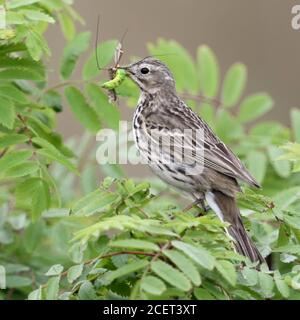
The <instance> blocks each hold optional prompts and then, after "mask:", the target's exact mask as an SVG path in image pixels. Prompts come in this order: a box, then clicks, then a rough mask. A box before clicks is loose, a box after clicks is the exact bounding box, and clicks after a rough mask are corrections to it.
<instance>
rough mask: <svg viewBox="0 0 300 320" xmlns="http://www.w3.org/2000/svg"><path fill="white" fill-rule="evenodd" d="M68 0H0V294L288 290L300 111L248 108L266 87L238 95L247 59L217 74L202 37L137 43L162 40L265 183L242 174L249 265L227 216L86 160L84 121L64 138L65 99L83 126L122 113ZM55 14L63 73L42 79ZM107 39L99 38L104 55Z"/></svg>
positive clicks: (250, 294)
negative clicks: (191, 41)
mask: <svg viewBox="0 0 300 320" xmlns="http://www.w3.org/2000/svg"><path fill="white" fill-rule="evenodd" d="M70 2H71V1H63V0H56V1H49V0H41V1H38V0H11V1H9V3H8V5H7V6H8V7H7V9H8V12H7V22H8V27H7V30H5V32H4V33H1V43H0V111H1V112H0V172H1V173H0V189H1V195H0V245H1V251H0V264H1V265H3V266H4V267H5V270H6V286H7V289H5V290H1V291H0V297H1V298H3V299H7V298H9V299H10V298H13V299H26V298H28V299H38V300H41V299H108V298H114V299H128V298H130V299H157V298H160V299H176V298H182V299H199V300H203V299H299V298H300V293H299V290H300V285H299V283H300V280H299V279H300V269H299V267H298V263H299V257H300V249H299V248H300V247H299V241H300V231H299V230H300V216H299V209H300V186H299V184H300V175H299V171H300V145H299V142H300V141H299V136H300V133H299V128H300V116H299V115H300V111H299V110H298V109H293V110H292V111H291V128H287V127H285V126H283V125H282V124H280V123H278V122H274V121H268V122H254V121H256V120H258V119H259V117H261V116H262V115H264V114H265V113H267V112H268V111H269V110H270V109H271V108H272V107H273V100H272V98H271V97H270V95H269V94H267V93H264V92H259V93H254V94H252V95H250V96H248V97H245V96H244V89H245V85H246V81H247V69H246V66H245V65H243V64H242V63H235V64H233V65H232V66H231V67H230V68H229V70H228V71H227V72H226V74H225V77H224V81H223V83H221V82H220V79H221V74H220V70H219V66H218V61H217V58H216V55H215V54H214V52H213V50H212V49H211V48H209V47H208V46H203V45H202V46H200V47H199V48H198V50H197V57H196V60H193V59H192V57H191V56H190V54H189V53H188V52H187V51H186V50H185V49H184V48H183V47H182V46H181V45H180V44H178V43H177V42H175V41H173V40H172V41H169V40H164V39H159V40H158V41H157V43H151V44H149V45H148V49H149V53H150V54H164V53H172V54H171V55H165V56H162V57H161V59H162V60H163V61H165V63H166V64H168V65H169V67H170V68H171V70H172V71H173V73H174V76H175V79H176V84H177V89H178V92H179V94H180V95H182V97H183V98H186V101H187V102H188V103H189V105H190V106H191V107H192V108H193V109H194V110H195V111H196V112H198V113H199V115H201V116H202V117H203V118H204V119H205V120H206V121H207V122H208V123H209V124H210V125H211V126H212V127H213V129H214V130H215V131H216V132H217V134H218V135H219V136H220V138H221V139H223V140H224V141H225V142H226V143H227V144H228V145H230V146H231V148H232V149H233V150H234V151H235V152H236V153H237V154H238V156H239V157H240V158H241V159H242V160H243V161H244V162H245V163H246V165H247V167H248V168H249V169H250V171H251V172H252V174H253V175H254V176H255V177H256V178H257V179H258V180H259V182H260V183H261V185H262V189H260V190H251V189H248V188H246V187H245V188H244V193H242V194H241V195H240V196H239V199H238V202H239V205H240V207H241V210H242V214H243V219H244V222H245V224H246V227H247V229H248V230H249V232H250V234H251V236H252V238H253V239H254V240H255V241H256V243H257V245H258V247H259V248H260V250H261V252H262V254H263V255H264V256H268V255H269V256H270V257H271V261H272V268H271V269H269V268H268V267H267V266H266V265H263V266H262V267H261V268H260V269H259V270H258V268H257V267H256V266H255V265H253V264H251V263H250V262H249V261H245V258H244V257H241V256H239V255H238V254H236V253H235V252H234V251H233V246H232V243H231V241H230V239H228V237H227V236H226V234H225V233H224V227H225V226H226V225H225V224H224V223H222V222H220V221H219V220H218V219H217V218H216V216H215V215H214V214H213V213H212V212H209V213H208V214H206V215H203V213H202V212H200V209H199V208H192V209H191V210H189V211H188V212H183V207H184V206H183V204H182V203H183V201H182V199H181V198H180V195H179V194H178V193H176V192H175V191H173V190H169V189H168V188H167V187H166V186H165V185H164V184H162V183H161V182H159V181H158V180H156V179H153V178H149V179H147V180H148V182H140V181H138V179H136V181H133V180H131V179H127V178H126V177H125V175H124V172H123V170H122V168H121V167H120V166H119V165H109V164H107V165H101V166H100V165H97V164H96V162H95V159H94V158H95V156H94V154H95V152H94V150H95V145H92V144H93V143H92V142H93V141H92V136H91V135H90V134H89V133H85V134H84V135H83V136H82V137H81V138H72V139H70V140H69V141H64V139H63V138H62V136H61V135H60V134H59V133H58V132H56V131H55V127H56V118H57V113H58V112H63V111H64V108H65V107H66V106H68V107H70V109H71V111H72V112H73V113H74V115H75V117H76V118H77V119H78V121H79V122H81V124H82V125H83V127H84V128H85V129H86V130H88V131H89V132H91V133H96V132H97V131H98V130H99V128H100V127H110V128H113V129H115V130H117V129H118V123H119V119H120V115H119V110H118V108H117V106H115V105H111V104H109V102H108V99H107V97H106V93H105V92H103V91H102V90H101V88H100V86H99V79H98V75H99V74H100V75H101V76H102V77H103V78H104V77H105V75H102V73H101V72H98V70H97V69H96V64H95V53H94V51H93V49H92V48H91V47H90V34H89V32H84V33H79V34H77V33H76V23H75V22H76V20H77V21H78V22H82V19H81V18H80V16H79V15H78V14H77V13H76V12H75V11H74V10H73V9H72V7H71V6H70V4H69V3H70ZM54 22H55V23H56V22H58V23H59V24H60V26H61V29H62V33H63V35H64V37H65V39H66V41H67V43H66V47H65V50H64V52H63V56H62V59H61V68H60V75H61V77H62V78H63V82H61V83H59V84H57V85H55V86H51V85H49V83H48V82H47V69H46V68H45V65H44V61H45V57H47V55H50V54H51V50H50V48H49V46H48V44H47V41H46V39H45V38H44V32H45V31H46V29H47V27H48V24H52V23H54ZM115 45H116V41H114V40H112V41H107V42H104V43H102V44H100V45H99V46H100V50H99V52H101V57H100V63H101V66H102V67H104V66H105V65H107V64H108V63H109V62H110V60H111V59H112V58H113V54H114V48H115ZM88 49H90V51H91V53H90V56H89V57H88V58H87V60H86V61H85V62H84V66H83V70H82V78H83V80H78V79H76V81H74V79H72V74H73V71H74V70H75V67H76V64H77V61H78V60H79V59H81V55H82V54H83V53H84V52H85V51H87V50H88ZM101 79H102V78H101ZM102 80H103V79H102ZM77 84H78V85H79V86H78V87H77ZM81 85H83V86H81ZM81 88H83V90H81ZM62 89H63V90H62ZM117 91H118V94H119V95H120V96H122V97H124V100H125V101H126V104H127V105H128V106H132V105H135V103H136V100H137V98H138V90H137V88H136V87H135V86H134V84H133V83H132V82H130V80H128V79H127V80H126V81H124V83H123V84H122V85H121V87H120V88H118V90H117ZM63 97H65V98H66V99H65V101H66V105H63V103H62V101H63ZM91 145H92V146H91ZM121 152H122V150H121ZM99 171H100V174H101V179H100V176H99V175H98V173H99ZM100 181H101V182H100ZM242 263H243V264H242Z"/></svg>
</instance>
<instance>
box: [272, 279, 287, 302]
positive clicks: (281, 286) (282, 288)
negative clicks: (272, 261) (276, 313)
mask: <svg viewBox="0 0 300 320" xmlns="http://www.w3.org/2000/svg"><path fill="white" fill-rule="evenodd" d="M274 280H275V284H276V287H277V289H278V291H279V292H280V293H281V295H282V296H283V297H284V298H288V297H289V295H290V288H289V286H288V285H287V283H286V282H285V281H284V280H282V279H281V278H280V275H278V276H275V277H274Z"/></svg>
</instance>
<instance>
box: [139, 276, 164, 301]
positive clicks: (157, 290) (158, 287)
mask: <svg viewBox="0 0 300 320" xmlns="http://www.w3.org/2000/svg"><path fill="white" fill-rule="evenodd" d="M141 289H142V290H144V291H146V292H148V293H150V294H153V295H156V296H159V295H161V294H162V293H163V292H164V291H165V290H166V289H167V288H166V285H165V284H164V282H163V281H161V280H160V279H158V278H156V277H153V276H146V277H144V278H143V279H142V281H141Z"/></svg>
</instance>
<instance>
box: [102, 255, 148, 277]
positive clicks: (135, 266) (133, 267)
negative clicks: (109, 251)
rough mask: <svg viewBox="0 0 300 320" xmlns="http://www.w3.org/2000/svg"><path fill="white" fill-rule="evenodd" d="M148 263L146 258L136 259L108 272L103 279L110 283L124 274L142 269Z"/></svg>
mask: <svg viewBox="0 0 300 320" xmlns="http://www.w3.org/2000/svg"><path fill="white" fill-rule="evenodd" d="M148 264H149V261H147V260H138V261H134V262H131V263H128V264H126V265H124V266H122V267H120V268H119V269H117V270H114V271H111V272H110V273H109V274H107V276H106V278H105V280H106V281H107V282H108V283H111V282H113V281H114V280H115V279H117V278H120V277H123V276H126V275H128V274H130V273H132V272H136V271H139V270H141V269H144V268H145V267H147V266H148Z"/></svg>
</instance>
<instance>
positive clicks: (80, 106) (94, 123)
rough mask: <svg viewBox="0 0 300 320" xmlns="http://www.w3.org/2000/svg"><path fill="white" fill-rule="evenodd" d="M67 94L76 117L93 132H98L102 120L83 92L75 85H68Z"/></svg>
mask: <svg viewBox="0 0 300 320" xmlns="http://www.w3.org/2000/svg"><path fill="white" fill-rule="evenodd" d="M65 95H66V97H67V100H68V102H69V104H70V107H71V110H72V111H73V113H74V115H75V116H76V118H77V119H78V120H79V121H80V122H81V123H82V124H83V125H84V126H85V127H86V128H87V129H89V130H90V131H91V132H93V133H96V132H98V130H99V129H100V121H99V120H98V117H97V114H96V113H95V111H94V110H93V109H92V108H91V107H90V105H89V104H88V103H87V101H86V100H85V97H84V96H83V95H82V94H81V92H80V91H79V90H78V89H77V88H75V87H68V88H66V89H65Z"/></svg>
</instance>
